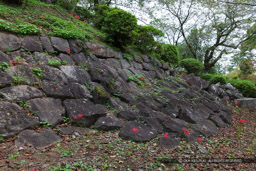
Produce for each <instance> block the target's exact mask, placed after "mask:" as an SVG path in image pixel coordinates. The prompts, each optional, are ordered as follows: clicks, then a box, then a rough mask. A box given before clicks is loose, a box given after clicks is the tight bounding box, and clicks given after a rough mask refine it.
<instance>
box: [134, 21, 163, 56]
mask: <svg viewBox="0 0 256 171" xmlns="http://www.w3.org/2000/svg"><path fill="white" fill-rule="evenodd" d="M133 34H134V40H135V41H134V45H135V46H136V49H138V50H139V51H140V52H142V53H151V52H153V50H155V49H156V48H157V44H158V43H157V42H156V41H155V39H154V38H156V37H159V38H160V37H162V36H164V33H163V32H162V31H161V30H158V29H156V28H154V27H153V26H140V25H138V26H137V27H136V29H135V31H134V32H133Z"/></svg>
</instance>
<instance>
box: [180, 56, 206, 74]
mask: <svg viewBox="0 0 256 171" xmlns="http://www.w3.org/2000/svg"><path fill="white" fill-rule="evenodd" d="M180 65H181V66H182V67H184V68H185V69H186V70H187V72H188V73H189V74H190V73H194V74H195V75H199V74H200V73H201V72H202V71H203V69H204V65H203V64H202V62H201V61H198V60H196V59H194V58H187V59H183V60H181V62H180Z"/></svg>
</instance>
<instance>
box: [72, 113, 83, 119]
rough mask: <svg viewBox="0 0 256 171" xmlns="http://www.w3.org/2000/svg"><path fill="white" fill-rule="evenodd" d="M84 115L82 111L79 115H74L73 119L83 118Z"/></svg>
mask: <svg viewBox="0 0 256 171" xmlns="http://www.w3.org/2000/svg"><path fill="white" fill-rule="evenodd" d="M83 117H84V115H83V114H82V113H80V114H78V115H77V116H73V119H75V120H76V119H81V118H83Z"/></svg>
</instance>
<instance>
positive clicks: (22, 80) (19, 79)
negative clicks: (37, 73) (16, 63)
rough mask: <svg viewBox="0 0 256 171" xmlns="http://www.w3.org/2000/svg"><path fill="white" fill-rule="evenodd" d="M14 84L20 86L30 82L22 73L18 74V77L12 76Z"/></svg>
mask: <svg viewBox="0 0 256 171" xmlns="http://www.w3.org/2000/svg"><path fill="white" fill-rule="evenodd" d="M12 82H13V83H14V84H16V85H20V84H29V83H30V82H29V80H28V79H27V78H25V77H23V76H22V74H21V73H18V75H16V76H12Z"/></svg>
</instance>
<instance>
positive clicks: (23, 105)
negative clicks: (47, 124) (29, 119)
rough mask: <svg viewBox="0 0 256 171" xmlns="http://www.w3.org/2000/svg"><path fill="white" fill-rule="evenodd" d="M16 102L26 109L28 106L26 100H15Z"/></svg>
mask: <svg viewBox="0 0 256 171" xmlns="http://www.w3.org/2000/svg"><path fill="white" fill-rule="evenodd" d="M17 104H18V105H19V106H20V107H23V108H24V109H28V108H29V103H27V102H23V101H17Z"/></svg>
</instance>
